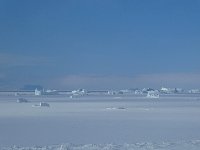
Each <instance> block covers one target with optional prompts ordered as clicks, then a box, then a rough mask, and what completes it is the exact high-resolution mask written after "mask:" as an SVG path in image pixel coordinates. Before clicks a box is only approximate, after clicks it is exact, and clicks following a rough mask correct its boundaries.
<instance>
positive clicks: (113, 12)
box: [0, 0, 200, 89]
mask: <svg viewBox="0 0 200 150" xmlns="http://www.w3.org/2000/svg"><path fill="white" fill-rule="evenodd" d="M199 18H200V1H199V0H193V1H190V0H153V1H149V0H85V1H83V0H59V1H56V0H42V1H41V0H29V1H27V0H0V89H19V88H21V87H23V86H24V85H26V84H32V85H38V84H39V85H42V86H44V87H45V88H51V89H52V88H57V89H75V88H86V89H110V88H112V89H122V88H135V87H139V88H142V87H155V88H160V87H162V86H164V87H183V88H200V19H199Z"/></svg>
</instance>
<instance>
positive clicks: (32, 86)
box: [20, 84, 43, 90]
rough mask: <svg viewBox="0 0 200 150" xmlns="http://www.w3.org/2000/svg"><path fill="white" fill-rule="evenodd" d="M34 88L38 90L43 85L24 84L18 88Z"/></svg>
mask: <svg viewBox="0 0 200 150" xmlns="http://www.w3.org/2000/svg"><path fill="white" fill-rule="evenodd" d="M36 88H37V89H38V90H42V89H43V86H41V85H32V84H27V85H24V87H22V88H20V90H35V89H36Z"/></svg>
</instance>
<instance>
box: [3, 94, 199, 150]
mask: <svg viewBox="0 0 200 150" xmlns="http://www.w3.org/2000/svg"><path fill="white" fill-rule="evenodd" d="M17 98H18V97H16V96H5V95H4V96H1V95H0V149H5V150H7V149H15V150H19V149H31V150H32V149H34V150H37V149H38V150H41V149H43V150H45V149H56V150H57V149H58V150H65V149H88V150H90V149H107V150H110V149H115V150H116V149H136V150H137V149H170V150H172V149H181V150H184V149H187V150H188V149H190V150H192V149H200V119H199V116H200V98H199V96H198V95H195V96H192V95H180V96H177V95H176V96H169V97H168V96H162V95H161V96H160V98H158V99H148V98H146V97H145V96H144V97H142V96H139V97H138V96H137V97H135V96H102V95H101V96H83V97H77V98H69V97H65V96H38V97H36V96H26V97H25V98H26V99H27V100H28V103H17ZM39 102H47V103H49V104H50V107H32V106H33V105H35V104H38V103H39ZM68 143H72V144H68Z"/></svg>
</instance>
